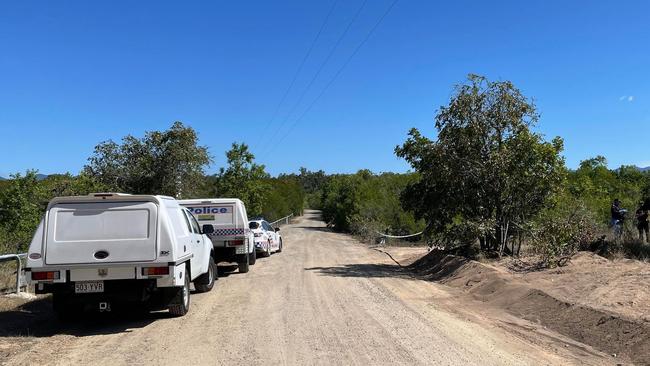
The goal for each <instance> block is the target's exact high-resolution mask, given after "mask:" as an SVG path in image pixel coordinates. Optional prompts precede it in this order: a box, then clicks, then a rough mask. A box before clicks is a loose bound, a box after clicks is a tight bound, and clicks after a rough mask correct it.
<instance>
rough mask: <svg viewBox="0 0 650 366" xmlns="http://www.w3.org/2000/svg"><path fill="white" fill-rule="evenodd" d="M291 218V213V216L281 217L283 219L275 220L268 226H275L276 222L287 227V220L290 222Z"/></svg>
mask: <svg viewBox="0 0 650 366" xmlns="http://www.w3.org/2000/svg"><path fill="white" fill-rule="evenodd" d="M292 217H293V213H292V214H291V215H289V216H285V217H283V218H281V219H279V220H275V221H273V222H271V223H269V224H270V225H271V226H273V225H275V224H277V223H278V222H284V225H288V224H289V220H291V218H292Z"/></svg>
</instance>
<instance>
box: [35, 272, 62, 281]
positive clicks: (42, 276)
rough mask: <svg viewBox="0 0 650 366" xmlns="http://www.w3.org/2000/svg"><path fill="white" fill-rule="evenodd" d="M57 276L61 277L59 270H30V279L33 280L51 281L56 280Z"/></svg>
mask: <svg viewBox="0 0 650 366" xmlns="http://www.w3.org/2000/svg"><path fill="white" fill-rule="evenodd" d="M59 278H61V273H60V272H59V271H49V272H32V280H34V281H51V280H58V279H59Z"/></svg>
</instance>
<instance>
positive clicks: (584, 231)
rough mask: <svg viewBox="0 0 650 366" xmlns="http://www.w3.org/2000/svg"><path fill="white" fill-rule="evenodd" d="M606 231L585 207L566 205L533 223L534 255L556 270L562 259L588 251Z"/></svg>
mask: <svg viewBox="0 0 650 366" xmlns="http://www.w3.org/2000/svg"><path fill="white" fill-rule="evenodd" d="M603 229H604V228H603V227H601V226H599V225H598V223H597V221H596V220H595V219H594V215H593V214H592V213H591V211H589V210H588V209H587V208H586V207H585V205H584V203H582V202H580V201H575V200H571V201H569V202H567V201H563V202H562V203H560V204H558V205H557V206H555V207H552V208H549V209H546V210H544V211H543V212H542V213H541V215H540V217H539V218H538V220H536V222H534V223H533V225H532V230H531V234H532V235H531V242H532V245H533V251H534V252H535V253H536V254H538V255H540V256H541V258H542V262H543V263H544V264H546V265H547V266H551V267H553V266H555V265H556V264H557V263H558V261H559V260H560V258H562V257H564V256H568V255H572V254H574V253H575V252H577V251H578V250H586V249H589V248H590V246H591V244H592V243H594V242H596V241H597V240H598V237H599V233H601V232H602V231H603Z"/></svg>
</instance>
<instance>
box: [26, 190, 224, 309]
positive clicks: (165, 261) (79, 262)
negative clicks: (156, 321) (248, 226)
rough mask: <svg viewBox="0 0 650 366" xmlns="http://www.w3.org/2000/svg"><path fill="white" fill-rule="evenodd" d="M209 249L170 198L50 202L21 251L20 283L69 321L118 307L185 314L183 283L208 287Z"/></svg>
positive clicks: (211, 271)
mask: <svg viewBox="0 0 650 366" xmlns="http://www.w3.org/2000/svg"><path fill="white" fill-rule="evenodd" d="M211 252H212V243H211V242H210V239H209V238H208V237H207V236H205V235H203V234H202V233H201V230H200V228H199V224H198V223H197V222H196V220H195V219H194V217H193V216H192V215H191V214H190V213H189V211H187V209H185V208H183V207H182V206H180V205H179V204H178V201H176V200H175V199H174V198H171V197H165V196H150V195H128V194H120V193H93V194H90V195H88V196H75V197H57V198H54V199H53V200H52V201H50V203H49V204H48V206H47V211H46V212H45V216H44V217H43V219H42V220H41V223H40V224H39V226H38V229H37V230H36V233H35V235H34V238H33V239H32V242H31V244H30V246H29V252H28V256H27V268H26V276H25V277H26V278H27V279H28V280H29V281H31V283H32V284H34V285H35V289H36V293H52V295H53V298H52V301H53V307H54V310H55V312H56V313H57V314H58V315H59V316H61V317H62V318H70V317H72V316H74V315H75V314H76V313H77V312H78V311H80V310H84V309H86V308H94V309H98V310H100V311H110V310H111V306H115V305H126V306H132V307H133V306H135V307H138V308H144V309H148V310H163V309H169V312H170V313H172V314H173V315H176V316H182V315H185V314H186V313H187V311H188V309H189V305H190V281H193V282H194V287H195V288H196V290H197V291H198V292H207V291H210V290H211V289H212V287H213V286H214V281H215V279H216V273H217V271H216V266H215V264H214V261H213V260H212V255H211Z"/></svg>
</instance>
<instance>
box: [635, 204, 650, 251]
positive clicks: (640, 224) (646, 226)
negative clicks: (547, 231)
mask: <svg viewBox="0 0 650 366" xmlns="http://www.w3.org/2000/svg"><path fill="white" fill-rule="evenodd" d="M646 206H647V205H646V204H645V203H644V202H641V204H640V205H639V209H638V210H636V228H637V229H639V239H641V241H644V238H643V233H645V241H646V242H650V236H649V235H650V222H649V221H648V208H647V207H646Z"/></svg>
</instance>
